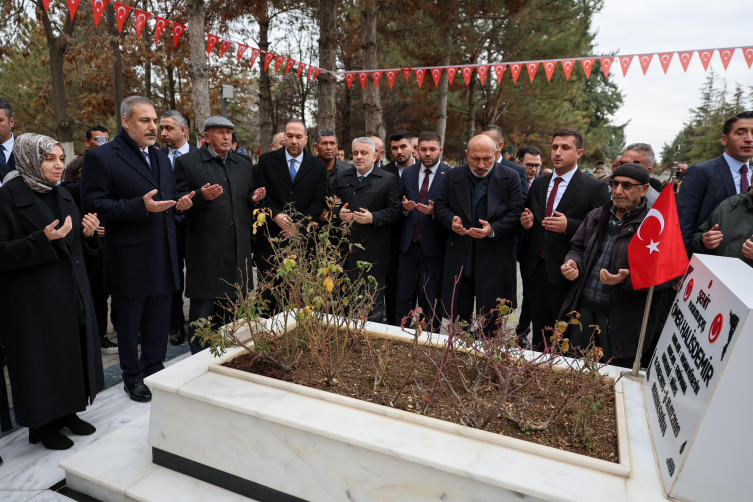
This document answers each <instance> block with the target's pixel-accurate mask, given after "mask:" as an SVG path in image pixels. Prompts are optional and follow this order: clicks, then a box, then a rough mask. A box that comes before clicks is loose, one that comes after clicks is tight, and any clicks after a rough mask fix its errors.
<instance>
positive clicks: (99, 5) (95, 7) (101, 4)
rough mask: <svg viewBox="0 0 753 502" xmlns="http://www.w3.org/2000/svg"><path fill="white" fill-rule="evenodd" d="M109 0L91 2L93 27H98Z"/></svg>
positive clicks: (93, 0)
mask: <svg viewBox="0 0 753 502" xmlns="http://www.w3.org/2000/svg"><path fill="white" fill-rule="evenodd" d="M108 3H110V0H92V11H93V12H94V26H99V21H100V19H102V16H103V15H104V13H105V7H107V4H108Z"/></svg>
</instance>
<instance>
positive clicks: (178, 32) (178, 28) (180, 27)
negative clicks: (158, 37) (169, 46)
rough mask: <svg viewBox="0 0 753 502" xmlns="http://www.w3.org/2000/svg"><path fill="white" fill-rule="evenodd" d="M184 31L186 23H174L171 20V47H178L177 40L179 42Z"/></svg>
mask: <svg viewBox="0 0 753 502" xmlns="http://www.w3.org/2000/svg"><path fill="white" fill-rule="evenodd" d="M185 32H186V25H185V24H180V23H176V22H175V21H173V48H174V49H177V48H178V42H180V37H182V36H183V33H185Z"/></svg>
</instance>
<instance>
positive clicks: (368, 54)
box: [361, 0, 385, 141]
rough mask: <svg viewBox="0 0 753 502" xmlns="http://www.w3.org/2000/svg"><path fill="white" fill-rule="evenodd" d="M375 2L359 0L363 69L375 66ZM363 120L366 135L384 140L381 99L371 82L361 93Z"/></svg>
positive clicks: (377, 89) (376, 0)
mask: <svg viewBox="0 0 753 502" xmlns="http://www.w3.org/2000/svg"><path fill="white" fill-rule="evenodd" d="M377 2H378V0H361V16H362V20H363V66H364V69H368V70H371V69H374V68H377V64H378V63H377ZM363 108H364V114H363V115H364V122H365V126H366V135H367V136H378V137H379V138H381V140H382V141H384V136H385V125H384V119H383V118H382V100H381V99H380V97H379V88H378V87H376V86H374V83H373V82H368V83H367V84H366V89H365V90H364V93H363Z"/></svg>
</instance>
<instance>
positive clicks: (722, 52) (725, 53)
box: [719, 49, 735, 70]
mask: <svg viewBox="0 0 753 502" xmlns="http://www.w3.org/2000/svg"><path fill="white" fill-rule="evenodd" d="M734 53H735V49H719V57H721V58H722V64H723V65H724V69H725V70H726V69H727V67H728V66H729V60H730V59H732V55H733V54H734Z"/></svg>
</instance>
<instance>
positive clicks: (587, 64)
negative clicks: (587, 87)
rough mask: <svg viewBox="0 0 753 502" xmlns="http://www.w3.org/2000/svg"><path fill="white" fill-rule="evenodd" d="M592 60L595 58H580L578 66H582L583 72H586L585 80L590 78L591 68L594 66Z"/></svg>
mask: <svg viewBox="0 0 753 502" xmlns="http://www.w3.org/2000/svg"><path fill="white" fill-rule="evenodd" d="M594 61H596V58H587V59H581V60H580V66H581V67H582V68H583V73H585V74H586V80H588V79H589V78H591V70H593V68H594Z"/></svg>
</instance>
